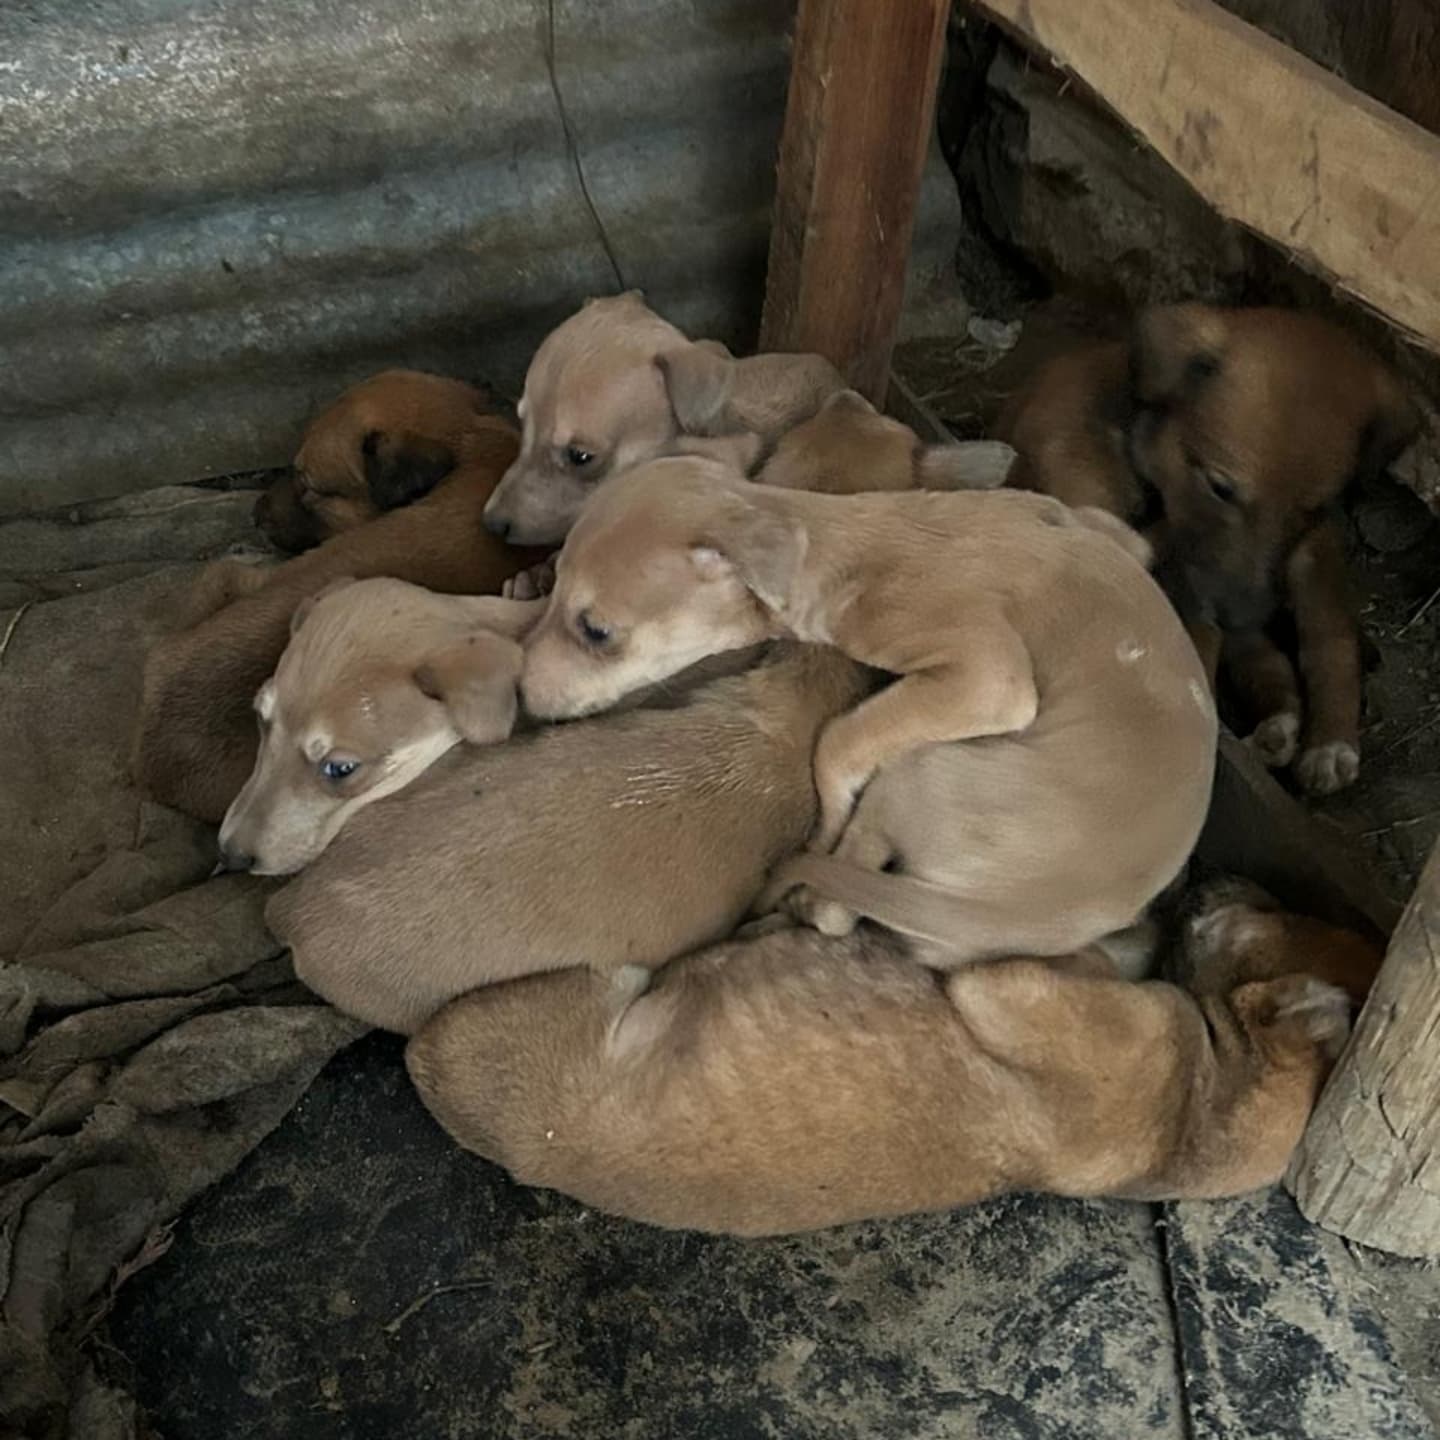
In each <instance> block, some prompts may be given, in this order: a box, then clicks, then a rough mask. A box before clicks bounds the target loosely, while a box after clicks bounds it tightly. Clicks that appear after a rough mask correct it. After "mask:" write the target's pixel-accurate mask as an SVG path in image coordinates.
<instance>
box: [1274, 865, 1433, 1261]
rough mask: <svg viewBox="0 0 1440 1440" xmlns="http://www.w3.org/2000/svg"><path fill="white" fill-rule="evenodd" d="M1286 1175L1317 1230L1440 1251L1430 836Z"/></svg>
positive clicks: (1397, 1247)
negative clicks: (1425, 857)
mask: <svg viewBox="0 0 1440 1440" xmlns="http://www.w3.org/2000/svg"><path fill="white" fill-rule="evenodd" d="M1287 1183H1288V1184H1289V1186H1290V1189H1291V1192H1292V1193H1293V1194H1294V1196H1295V1200H1296V1203H1297V1204H1298V1205H1299V1206H1300V1209H1301V1211H1302V1212H1303V1213H1304V1214H1305V1216H1306V1217H1307V1218H1308V1219H1310V1220H1313V1221H1314V1222H1315V1223H1316V1224H1317V1225H1323V1226H1324V1227H1325V1228H1326V1229H1327V1230H1335V1231H1338V1232H1339V1233H1340V1234H1341V1235H1344V1236H1346V1237H1347V1238H1349V1239H1351V1240H1356V1241H1359V1242H1360V1243H1361V1244H1363V1245H1370V1246H1373V1247H1374V1248H1376V1249H1377V1250H1388V1251H1390V1252H1391V1253H1392V1254H1395V1255H1408V1256H1414V1257H1426V1258H1432V1259H1433V1258H1435V1257H1440V846H1436V848H1435V850H1433V851H1432V852H1431V855H1430V859H1429V862H1428V863H1427V864H1426V866H1425V872H1424V874H1422V875H1421V877H1420V883H1419V885H1418V886H1416V889H1415V894H1414V897H1413V898H1412V899H1411V901H1410V904H1409V906H1408V907H1407V908H1406V911H1405V914H1404V917H1403V918H1402V919H1401V921H1400V925H1399V928H1398V929H1397V930H1396V931H1395V935H1394V937H1393V938H1392V940H1391V941H1390V948H1389V949H1388V951H1387V952H1386V955H1385V964H1384V966H1383V967H1382V969H1381V971H1380V976H1379V978H1378V979H1377V980H1376V982H1375V988H1374V989H1373V990H1372V991H1371V993H1370V999H1369V1000H1368V1001H1367V1002H1366V1005H1365V1008H1364V1010H1363V1011H1361V1014H1360V1019H1359V1022H1358V1024H1357V1025H1356V1027H1355V1034H1354V1035H1353V1036H1352V1037H1351V1041H1350V1045H1349V1047H1348V1048H1347V1049H1346V1051H1345V1054H1344V1055H1343V1056H1342V1057H1341V1060H1340V1064H1339V1065H1338V1066H1337V1067H1336V1070H1335V1073H1334V1075H1332V1076H1331V1078H1330V1083H1329V1084H1328V1085H1327V1086H1326V1087H1325V1093H1324V1094H1323V1095H1322V1096H1321V1097H1320V1103H1319V1105H1318V1106H1317V1107H1316V1110H1315V1114H1314V1116H1313V1117H1312V1118H1311V1121H1310V1126H1309V1128H1308V1129H1307V1130H1306V1132H1305V1137H1304V1139H1303V1140H1302V1141H1301V1142H1300V1148H1299V1149H1298V1150H1297V1151H1296V1153H1295V1159H1294V1161H1293V1162H1292V1164H1291V1167H1290V1174H1289V1177H1288V1181H1287Z"/></svg>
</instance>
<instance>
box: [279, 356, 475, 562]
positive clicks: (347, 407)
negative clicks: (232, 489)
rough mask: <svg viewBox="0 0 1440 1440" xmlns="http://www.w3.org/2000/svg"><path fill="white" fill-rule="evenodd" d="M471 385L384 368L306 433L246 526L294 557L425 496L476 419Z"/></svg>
mask: <svg viewBox="0 0 1440 1440" xmlns="http://www.w3.org/2000/svg"><path fill="white" fill-rule="evenodd" d="M488 413H490V407H489V406H488V405H487V403H486V401H485V397H484V396H483V395H482V394H481V393H480V392H479V391H478V390H476V389H474V388H473V387H472V386H469V385H465V384H462V383H461V382H460V381H458V380H448V379H445V378H444V377H442V376H439V375H424V374H421V373H419V372H418V371H413V370H387V371H385V372H384V373H382V374H380V375H375V376H372V377H371V378H370V379H369V380H365V381H362V382H361V383H360V384H359V385H356V386H354V387H352V388H351V389H349V390H347V391H346V392H345V394H344V395H342V396H341V397H340V399H339V400H338V401H336V403H335V404H334V405H332V406H331V407H330V408H329V409H328V410H326V411H325V412H324V413H323V414H322V415H320V416H319V417H318V418H317V419H316V420H314V421H313V422H312V423H311V425H310V427H309V429H308V430H306V432H305V438H304V440H303V441H302V442H301V445H300V449H299V451H298V453H297V454H296V456H295V464H294V467H293V470H292V472H291V474H289V475H286V476H284V477H282V478H281V479H280V480H278V481H276V483H275V484H274V485H273V486H272V487H271V488H270V490H269V491H267V492H266V494H265V495H264V496H262V497H261V499H260V501H259V503H258V504H257V505H256V508H255V522H256V524H257V525H259V526H260V528H261V529H262V530H264V531H265V533H266V534H267V535H268V536H269V537H270V538H271V539H272V540H273V541H274V542H275V543H276V544H277V545H279V546H281V548H283V549H286V550H303V549H306V548H308V547H309V546H311V545H316V544H319V543H320V542H321V541H323V540H328V539H329V538H330V536H332V535H336V534H339V533H340V532H341V531H343V530H352V529H354V528H355V526H357V525H361V524H364V523H365V521H367V520H373V519H374V518H375V516H377V515H379V514H382V513H383V512H384V511H386V510H394V509H396V508H397V507H398V506H401V505H408V504H410V503H411V502H412V501H414V500H418V499H419V498H420V497H421V496H423V495H426V494H428V493H429V492H430V491H431V490H432V489H433V488H434V487H435V486H436V485H437V484H438V483H439V482H440V481H441V480H443V479H444V478H445V476H446V475H448V474H449V473H450V471H451V470H452V469H453V468H454V466H455V464H456V462H457V461H458V460H459V459H460V457H461V454H462V452H463V449H464V445H465V440H466V437H467V435H468V433H469V432H470V430H471V429H472V427H473V425H474V421H475V417H476V416H477V415H482V414H488Z"/></svg>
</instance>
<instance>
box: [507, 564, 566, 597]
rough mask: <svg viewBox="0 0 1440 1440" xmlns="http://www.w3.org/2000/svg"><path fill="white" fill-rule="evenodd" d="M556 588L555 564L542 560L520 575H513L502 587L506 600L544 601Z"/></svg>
mask: <svg viewBox="0 0 1440 1440" xmlns="http://www.w3.org/2000/svg"><path fill="white" fill-rule="evenodd" d="M554 588H555V563H554V561H552V560H542V561H541V562H540V563H539V564H538V565H532V566H531V567H530V568H529V569H528V570H522V571H521V572H520V573H519V574H518V575H512V576H511V577H510V579H508V580H507V581H506V582H505V583H504V584H503V585H502V586H501V587H500V594H501V596H502V597H503V598H504V599H506V600H543V599H544V598H545V596H547V595H548V594H549V593H550V592H551V591H552V590H553V589H554Z"/></svg>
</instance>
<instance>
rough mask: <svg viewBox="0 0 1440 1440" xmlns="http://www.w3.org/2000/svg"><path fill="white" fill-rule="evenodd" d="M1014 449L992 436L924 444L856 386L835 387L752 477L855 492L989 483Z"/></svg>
mask: <svg viewBox="0 0 1440 1440" xmlns="http://www.w3.org/2000/svg"><path fill="white" fill-rule="evenodd" d="M1014 458H1015V452H1014V451H1013V450H1012V449H1011V448H1010V447H1009V446H1008V445H1004V444H1001V443H1000V442H998V441H994V440H977V441H969V442H963V443H959V444H954V445H926V444H925V443H924V442H923V441H922V440H921V439H920V437H919V436H918V435H917V434H916V433H915V432H914V431H913V430H912V429H910V427H909V426H908V425H903V424H901V422H900V421H898V420H893V419H891V418H890V417H889V416H888V415H882V414H881V413H880V412H879V411H878V410H877V409H876V408H875V407H874V406H873V405H872V404H871V403H870V402H869V401H868V400H867V399H866V398H865V397H864V396H863V395H861V394H860V393H859V391H856V390H837V391H836V392H835V393H834V394H833V395H831V396H830V397H829V399H827V400H825V401H824V403H823V404H822V405H821V406H820V408H819V410H817V411H816V413H815V414H814V415H813V416H811V417H810V419H808V420H805V421H802V422H801V423H800V424H799V425H796V426H795V427H794V428H793V429H790V430H787V431H786V432H785V434H784V435H782V436H781V437H780V439H779V441H778V442H777V444H776V445H775V449H774V452H773V453H772V454H771V456H770V458H769V459H768V460H767V461H766V462H765V463H764V465H763V466H762V467H761V469H760V472H759V474H757V475H756V477H755V478H756V480H758V481H759V482H760V484H762V485H774V486H776V487H777V488H779V489H782V490H813V491H816V492H817V493H820V494H825V495H859V494H864V493H866V492H870V491H876V490H990V489H993V488H994V487H995V486H997V485H1003V484H1004V483H1005V477H1006V475H1007V474H1008V473H1009V470H1010V465H1011V462H1012V461H1013V460H1014Z"/></svg>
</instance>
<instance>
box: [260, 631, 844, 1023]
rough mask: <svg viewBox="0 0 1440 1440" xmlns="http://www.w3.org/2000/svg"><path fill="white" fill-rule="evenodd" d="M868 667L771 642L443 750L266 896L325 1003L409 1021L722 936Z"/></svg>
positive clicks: (785, 831)
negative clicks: (675, 685)
mask: <svg viewBox="0 0 1440 1440" xmlns="http://www.w3.org/2000/svg"><path fill="white" fill-rule="evenodd" d="M871 684H872V679H871V677H869V676H868V675H867V673H866V672H864V671H863V670H862V669H861V668H860V667H859V666H856V665H854V664H853V663H852V662H850V661H849V660H846V659H845V658H844V657H843V656H841V655H838V654H836V653H835V652H833V651H828V650H824V649H819V648H810V647H796V646H782V647H778V649H777V653H776V654H774V655H773V656H772V657H771V658H769V659H768V660H766V661H764V662H763V663H761V664H759V665H758V666H756V667H754V668H752V669H750V670H748V671H746V672H744V673H742V674H739V675H732V676H730V677H727V678H720V679H715V680H712V681H710V682H709V683H706V684H699V685H696V686H694V687H692V688H688V689H685V690H683V691H681V692H679V693H677V694H675V695H673V696H671V697H670V698H669V699H668V701H667V699H666V697H664V696H661V697H660V698H659V700H658V701H656V703H655V704H654V705H652V706H651V707H649V708H637V709H633V710H631V711H628V712H626V713H612V714H609V715H605V716H603V717H601V718H599V719H597V720H593V721H587V722H585V723H582V724H576V725H563V726H556V727H552V728H549V729H545V730H541V731H538V732H532V733H530V734H520V735H517V736H516V737H515V738H514V739H512V740H511V741H510V742H509V743H508V744H505V745H500V746H495V747H493V748H490V749H474V748H471V747H469V746H466V747H463V748H461V749H459V750H456V751H454V752H452V753H451V754H450V755H447V756H446V757H445V758H444V759H443V760H441V761H439V762H438V763H437V764H435V765H434V766H432V767H431V769H430V771H429V772H428V773H427V774H426V775H424V776H423V777H422V778H421V779H420V780H418V781H417V782H416V783H415V784H413V785H411V786H409V787H408V788H407V789H405V790H403V791H401V792H400V794H398V795H394V796H391V797H390V798H389V799H387V800H386V801H384V802H383V803H382V804H380V805H377V806H375V807H373V808H372V809H370V810H367V811H365V812H364V813H363V814H360V815H358V816H356V817H355V818H354V820H353V821H351V822H350V823H349V824H347V825H346V827H345V829H344V830H343V831H342V832H341V833H340V835H339V836H338V837H337V838H336V840H335V841H334V843H333V844H331V845H330V847H329V848H328V849H327V850H326V851H325V853H324V854H323V855H321V856H320V858H319V859H318V860H316V861H315V863H314V864H312V865H310V866H309V867H308V868H307V869H305V870H304V871H303V872H302V873H301V874H300V875H299V876H298V877H297V878H296V879H295V880H293V881H291V883H290V884H289V885H288V886H286V888H285V889H284V890H283V891H281V892H280V894H278V895H277V896H276V897H275V898H274V899H273V900H272V901H271V902H270V906H269V909H268V912H267V916H266V919H267V922H268V923H269V926H270V929H271V930H272V932H273V933H274V934H275V935H276V936H277V937H278V938H279V939H280V940H281V941H283V942H284V943H285V944H287V945H289V946H290V948H291V950H292V951H293V953H294V957H295V970H296V973H297V974H298V975H299V976H300V978H301V979H302V980H303V981H305V983H306V984H307V985H309V986H310V987H311V988H312V989H313V990H315V991H316V992H317V993H318V994H320V995H321V996H323V997H324V998H325V999H326V1000H329V1001H330V1002H331V1003H332V1004H333V1005H336V1006H337V1007H338V1008H339V1009H341V1010H343V1011H345V1013H346V1014H349V1015H354V1016H356V1017H358V1018H359V1019H362V1020H365V1021H368V1022H369V1023H370V1024H373V1025H380V1026H383V1027H385V1028H386V1029H390V1030H399V1031H402V1032H404V1033H407V1034H408V1033H411V1032H413V1031H414V1030H415V1029H416V1028H417V1027H418V1026H419V1025H421V1024H422V1023H423V1022H424V1021H425V1020H426V1019H427V1018H428V1017H429V1016H430V1015H432V1014H433V1013H434V1012H435V1011H436V1010H437V1009H439V1007H440V1006H441V1005H443V1004H445V1003H446V1002H447V1001H448V1000H451V999H453V998H454V997H455V996H457V995H459V994H461V993H462V992H464V991H466V990H470V989H473V988H474V987H475V986H477V985H485V984H489V983H492V982H494V981H497V980H504V979H510V978H513V977H515V976H519V975H525V974H530V973H533V972H535V971H540V970H553V969H557V968H561V967H564V966H567V965H585V964H588V965H593V966H595V967H596V968H597V969H600V970H606V971H610V970H615V969H618V968H620V967H623V966H626V965H632V966H633V965H641V966H653V965H659V964H661V963H663V962H664V961H666V960H668V959H670V958H671V957H672V956H674V955H678V954H680V953H682V952H684V951H686V950H690V949H693V948H694V947H695V946H697V945H703V944H707V943H709V942H710V941H713V940H717V939H719V938H721V937H722V936H724V935H728V934H729V933H730V932H731V931H732V930H733V929H734V927H735V925H736V924H737V923H738V922H739V920H740V919H741V918H742V917H743V916H744V914H745V912H746V911H747V909H748V908H749V907H750V905H751V904H752V903H753V902H754V899H755V897H756V895H758V894H759V891H760V888H761V886H762V885H763V883H764V880H765V876H766V874H767V872H768V871H769V869H770V867H771V866H772V865H773V864H774V863H775V861H776V860H778V859H779V858H780V857H781V856H782V855H786V854H789V853H790V852H791V851H792V850H794V849H795V848H796V847H797V846H798V845H800V844H801V843H802V842H803V841H804V839H805V836H806V834H807V833H808V831H809V829H810V827H811V825H812V824H813V823H814V818H815V796H814V787H813V784H812V781H811V775H810V755H811V752H812V750H813V749H814V744H815V735H816V732H817V731H818V730H819V729H820V727H821V726H822V725H823V724H824V723H825V722H826V721H827V720H829V719H830V718H831V717H832V716H834V715H836V714H839V713H840V712H841V711H843V710H845V709H847V708H848V707H849V706H850V705H853V704H854V703H855V701H856V700H858V699H859V698H860V697H861V696H862V695H864V694H865V693H866V692H867V690H868V689H869V688H870V686H871Z"/></svg>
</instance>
